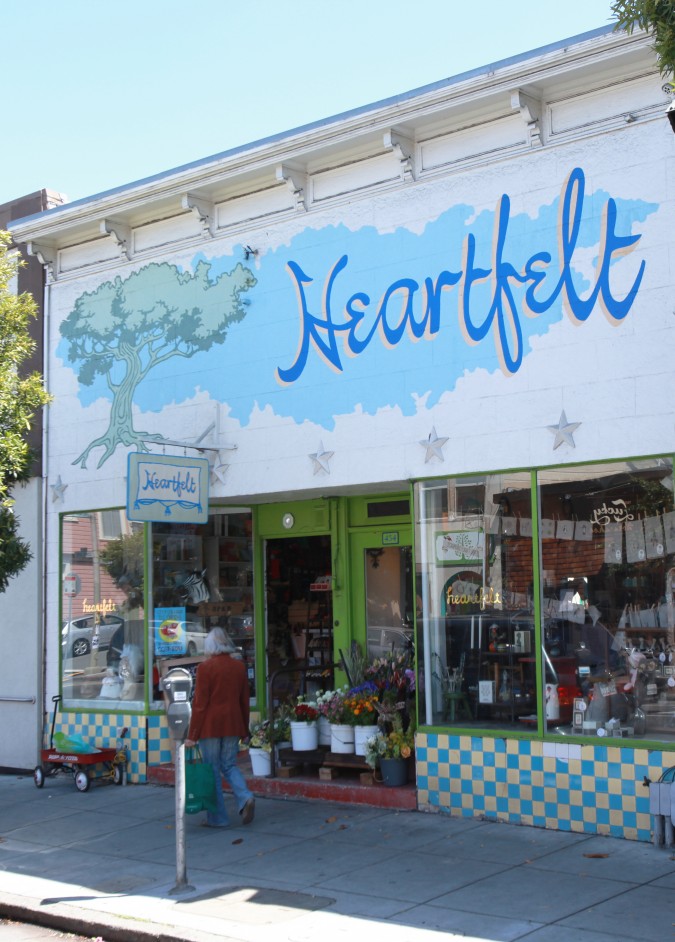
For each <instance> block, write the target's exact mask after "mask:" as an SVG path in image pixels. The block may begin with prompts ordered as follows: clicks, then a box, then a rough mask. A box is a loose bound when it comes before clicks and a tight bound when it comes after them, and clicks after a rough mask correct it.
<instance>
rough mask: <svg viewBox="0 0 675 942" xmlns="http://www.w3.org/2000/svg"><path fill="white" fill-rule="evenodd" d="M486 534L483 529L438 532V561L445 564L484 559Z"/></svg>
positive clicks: (453, 564) (436, 543)
mask: <svg viewBox="0 0 675 942" xmlns="http://www.w3.org/2000/svg"><path fill="white" fill-rule="evenodd" d="M484 545H485V534H484V533H483V531H482V530H473V531H468V532H467V531H466V530H461V531H454V532H450V533H437V534H436V541H435V546H436V561H437V562H438V563H441V565H444V566H456V565H457V564H458V563H475V562H480V561H481V560H482V559H483V547H484Z"/></svg>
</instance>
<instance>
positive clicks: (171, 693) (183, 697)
mask: <svg viewBox="0 0 675 942" xmlns="http://www.w3.org/2000/svg"><path fill="white" fill-rule="evenodd" d="M161 686H162V689H163V691H164V693H165V694H166V696H167V698H168V704H167V708H166V719H167V723H168V724H169V735H170V736H171V738H172V739H173V740H174V742H175V744H176V755H175V760H174V774H175V792H176V885H175V886H174V888H173V889H172V890H171V893H172V894H177V893H186V892H188V891H189V890H194V887H193V886H190V884H189V883H188V882H187V867H186V863H185V739H186V737H187V734H188V729H189V728H190V717H191V715H192V707H191V706H190V694H191V693H192V677H191V676H190V672H189V671H188V670H186V669H185V668H183V667H175V668H174V669H173V670H171V671H169V673H168V674H167V676H166V677H165V678H164V679H163V680H162V683H161Z"/></svg>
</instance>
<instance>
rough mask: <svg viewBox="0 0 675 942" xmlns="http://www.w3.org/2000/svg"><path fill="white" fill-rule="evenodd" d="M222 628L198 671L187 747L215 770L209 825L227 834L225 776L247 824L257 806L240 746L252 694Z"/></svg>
mask: <svg viewBox="0 0 675 942" xmlns="http://www.w3.org/2000/svg"><path fill="white" fill-rule="evenodd" d="M236 651H237V649H236V647H235V646H234V644H233V643H232V640H231V639H230V637H229V635H228V634H227V632H226V631H225V630H224V629H223V628H212V629H211V631H210V632H209V633H208V635H207V636H206V640H205V641H204V654H206V655H207V658H206V660H205V661H203V662H202V663H201V664H200V665H199V667H198V668H197V674H196V684H195V694H194V699H193V701H192V719H191V721H190V729H189V730H188V735H187V739H186V740H185V745H186V746H194V745H195V743H197V742H199V748H200V750H201V753H202V757H203V759H204V761H205V762H208V763H209V765H211V766H213V774H214V776H215V779H216V800H217V807H216V810H215V811H207V812H206V821H205V822H204V825H205V826H206V827H210V828H226V827H229V825H230V820H229V817H228V814H227V809H226V808H225V799H224V797H223V785H222V778H221V776H225V779H226V780H227V781H228V782H229V784H230V787H231V789H232V793H233V794H234V797H235V800H236V802H237V809H238V811H239V814H240V815H241V817H242V821H243V823H244V824H250V823H251V821H252V820H253V816H254V814H255V800H254V798H253V795H252V794H251V792H250V791H249V790H248V788H247V786H246V780H245V779H244V776H243V775H242V773H241V771H240V769H239V767H238V766H237V752H238V751H239V740H240V739H242V738H245V737H246V736H248V734H249V729H248V724H249V690H248V678H247V675H246V666H245V664H244V662H243V661H242V660H241V659H240V658H237V657H233V655H234V654H235V653H236Z"/></svg>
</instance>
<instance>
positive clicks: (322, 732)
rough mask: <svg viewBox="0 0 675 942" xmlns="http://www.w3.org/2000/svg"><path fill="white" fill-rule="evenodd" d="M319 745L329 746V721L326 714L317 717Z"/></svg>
mask: <svg viewBox="0 0 675 942" xmlns="http://www.w3.org/2000/svg"><path fill="white" fill-rule="evenodd" d="M319 745H320V746H330V723H329V722H328V717H327V716H320V717H319Z"/></svg>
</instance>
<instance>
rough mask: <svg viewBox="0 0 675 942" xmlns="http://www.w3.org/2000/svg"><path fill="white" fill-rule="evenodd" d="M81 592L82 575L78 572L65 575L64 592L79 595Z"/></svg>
mask: <svg viewBox="0 0 675 942" xmlns="http://www.w3.org/2000/svg"><path fill="white" fill-rule="evenodd" d="M79 592H80V577H79V576H78V575H77V573H74V572H69V573H68V575H67V576H64V577H63V594H64V595H79Z"/></svg>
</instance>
